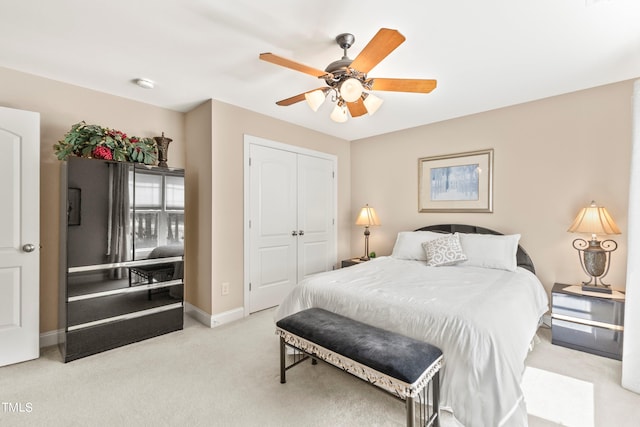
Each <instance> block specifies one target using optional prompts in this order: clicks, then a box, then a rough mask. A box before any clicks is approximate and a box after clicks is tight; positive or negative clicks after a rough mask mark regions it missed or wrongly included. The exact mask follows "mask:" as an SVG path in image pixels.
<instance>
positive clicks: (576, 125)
mask: <svg viewBox="0 0 640 427" xmlns="http://www.w3.org/2000/svg"><path fill="white" fill-rule="evenodd" d="M631 96H632V82H631V81H626V82H621V83H617V84H612V85H607V86H602V87H598V88H594V89H590V90H584V91H580V92H574V93H570V94H567V95H562V96H557V97H553V98H548V99H544V100H540V101H536V102H530V103H526V104H522V105H518V106H514V107H509V108H504V109H499V110H494V111H489V112H486V113H481V114H476V115H472V116H467V117H462V118H459V119H455V120H449V121H445V122H440V123H436V124H432V125H428V126H422V127H418V128H414V129H409V130H405V131H400V132H394V133H392V134H388V135H382V136H377V137H373V138H367V139H363V140H359V141H355V142H353V143H352V150H351V159H352V161H351V165H352V166H351V186H352V204H351V208H352V211H353V212H355V211H356V210H357V209H358V208H359V207H360V206H362V205H363V204H364V203H369V204H370V205H372V206H374V207H375V208H376V210H377V212H378V214H379V216H380V220H381V222H382V226H381V227H376V228H374V229H373V230H372V233H371V238H370V246H371V250H375V251H377V252H378V254H389V253H390V252H391V249H392V247H393V244H394V242H395V236H396V234H397V232H398V231H401V230H411V229H415V228H419V227H421V226H425V225H430V224H439V223H463V224H474V225H480V226H484V227H488V228H492V229H495V230H497V231H501V232H503V233H521V234H522V239H521V244H522V246H523V247H524V248H525V249H526V250H527V251H528V253H529V255H530V256H531V257H532V259H533V261H534V263H535V265H536V268H537V271H538V276H539V277H540V279H541V281H542V282H543V284H544V286H545V287H546V289H547V290H550V289H551V287H552V286H553V283H554V281H559V282H564V283H572V282H576V281H578V280H583V279H585V278H586V277H585V275H584V273H583V272H582V269H581V267H580V265H579V261H578V256H577V252H576V251H575V250H574V249H573V248H572V241H573V239H575V238H577V237H587V238H588V236H583V235H575V234H572V233H568V232H567V228H568V227H569V225H570V224H571V222H572V221H573V219H574V217H575V215H576V214H577V212H578V210H579V209H580V208H582V207H584V206H586V205H587V204H589V202H590V201H591V200H592V199H595V201H596V202H598V203H599V204H601V205H604V206H606V207H607V209H608V210H609V212H610V213H611V214H612V216H613V218H614V219H615V221H616V222H617V224H618V226H619V227H620V229H621V230H622V235H620V236H611V237H612V238H613V239H615V240H616V242H617V243H618V244H619V248H618V250H617V251H616V252H615V253H613V258H612V267H611V271H610V273H609V276H608V280H609V281H610V282H611V283H612V284H614V286H617V287H621V288H624V283H625V282H624V280H625V270H626V242H627V237H626V232H627V229H628V227H627V206H628V197H629V195H628V191H629V170H630V154H631ZM486 148H493V149H494V150H495V157H494V162H495V167H494V175H493V177H494V193H493V195H494V197H493V198H494V210H493V213H468V214H465V213H449V214H445V213H419V212H418V200H417V197H418V196H417V195H418V158H421V157H428V156H434V155H442V154H451V153H460V152H465V151H473V150H479V149H486ZM351 237H352V240H351V242H352V248H359V247H361V246H362V241H363V240H362V239H363V236H362V230H361V229H358V228H356V227H354V229H353V230H352V236H351ZM356 255H357V254H356Z"/></svg>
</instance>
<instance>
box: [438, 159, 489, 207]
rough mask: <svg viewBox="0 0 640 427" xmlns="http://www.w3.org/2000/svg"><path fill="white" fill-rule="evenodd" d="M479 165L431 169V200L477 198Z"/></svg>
mask: <svg viewBox="0 0 640 427" xmlns="http://www.w3.org/2000/svg"><path fill="white" fill-rule="evenodd" d="M479 168H480V165H478V164H471V165H461V166H449V167H445V168H433V169H431V200H478V191H479V185H480V181H479V176H478V169H479Z"/></svg>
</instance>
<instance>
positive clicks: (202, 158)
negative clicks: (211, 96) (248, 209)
mask: <svg viewBox="0 0 640 427" xmlns="http://www.w3.org/2000/svg"><path fill="white" fill-rule="evenodd" d="M211 105H212V103H211V101H208V102H205V103H203V104H201V105H200V106H198V107H196V108H194V109H193V110H191V111H190V112H188V113H187V114H186V115H185V140H186V141H187V144H186V145H187V150H186V152H187V159H186V160H187V167H186V170H185V184H186V194H185V206H186V207H187V209H186V212H185V229H186V230H187V234H188V235H187V237H188V238H187V239H186V244H185V261H186V262H185V264H186V266H185V284H186V285H185V300H186V301H187V302H189V303H191V304H193V305H194V306H196V307H198V308H199V309H200V310H202V311H204V312H206V313H211V303H212V300H211V272H212V267H211V265H212V262H211V260H212V253H211V251H212V245H211V218H212V209H213V203H212V194H211V152H212V144H211V140H212V128H211Z"/></svg>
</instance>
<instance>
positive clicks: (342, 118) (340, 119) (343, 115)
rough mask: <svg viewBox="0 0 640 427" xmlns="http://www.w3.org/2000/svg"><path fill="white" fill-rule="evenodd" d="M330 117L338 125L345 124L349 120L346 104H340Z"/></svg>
mask: <svg viewBox="0 0 640 427" xmlns="http://www.w3.org/2000/svg"><path fill="white" fill-rule="evenodd" d="M329 117H331V120H333V121H334V122H336V123H344V122H346V121H347V120H348V119H349V115H348V114H347V108H346V107H345V106H344V104H342V103H340V102H338V103H337V104H336V106H335V107H334V108H333V111H332V112H331V115H330V116H329Z"/></svg>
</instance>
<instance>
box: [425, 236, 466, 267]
mask: <svg viewBox="0 0 640 427" xmlns="http://www.w3.org/2000/svg"><path fill="white" fill-rule="evenodd" d="M422 247H423V248H424V252H425V254H426V256H427V265H428V266H429V267H440V266H443V265H454V264H458V263H459V262H462V261H466V259H467V257H466V256H465V254H464V252H462V246H461V245H460V238H459V237H458V233H453V234H446V235H444V236H442V237H439V238H437V239H435V240H429V241H428V242H424V243H423V244H422Z"/></svg>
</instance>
